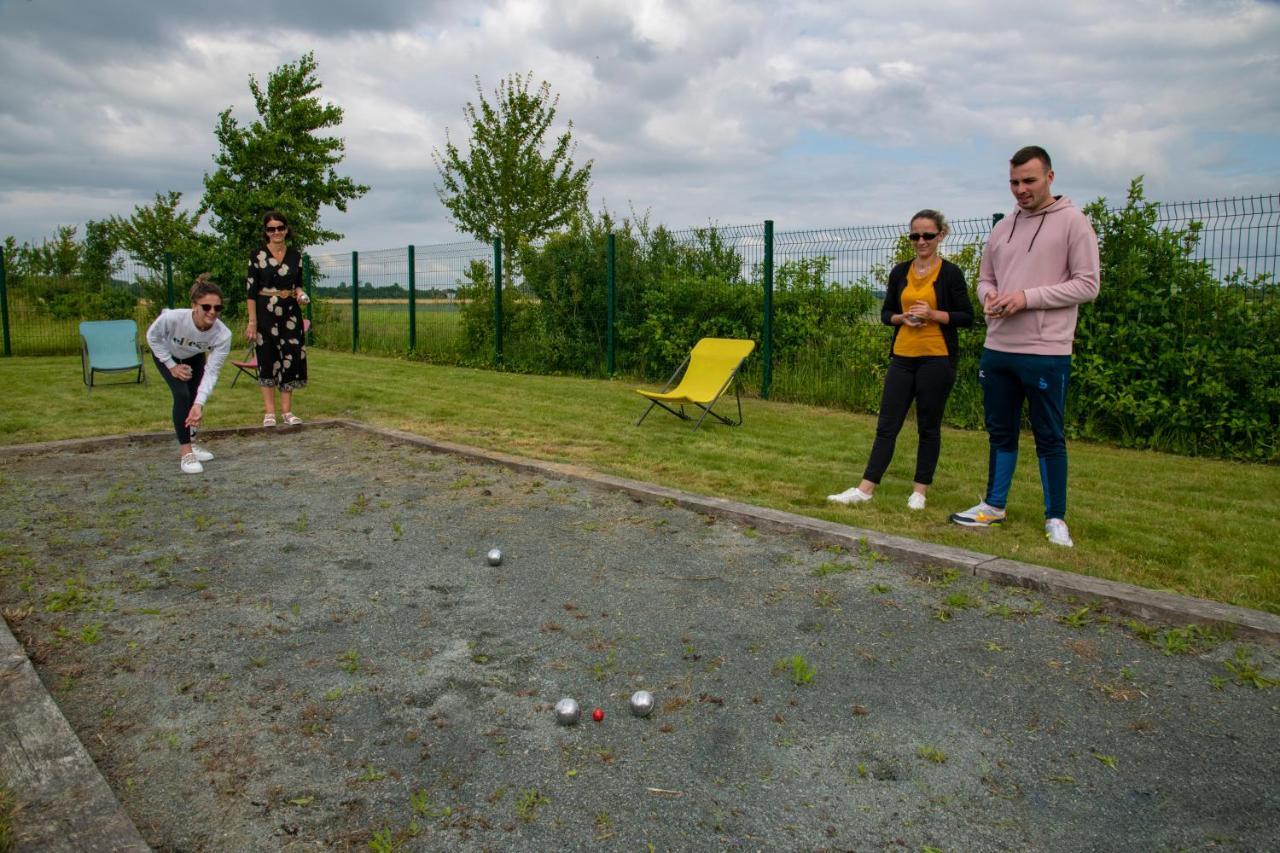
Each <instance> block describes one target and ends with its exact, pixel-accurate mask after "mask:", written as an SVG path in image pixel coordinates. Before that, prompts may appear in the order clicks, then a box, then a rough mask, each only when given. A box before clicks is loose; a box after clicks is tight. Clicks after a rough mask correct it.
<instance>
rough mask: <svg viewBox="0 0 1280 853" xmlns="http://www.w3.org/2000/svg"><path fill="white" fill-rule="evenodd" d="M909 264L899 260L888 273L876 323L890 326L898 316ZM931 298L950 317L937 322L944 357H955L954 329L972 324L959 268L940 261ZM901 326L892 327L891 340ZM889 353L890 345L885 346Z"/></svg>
mask: <svg viewBox="0 0 1280 853" xmlns="http://www.w3.org/2000/svg"><path fill="white" fill-rule="evenodd" d="M911 263H912V262H911V261H903V262H902V263H900V264H898V265H897V266H896V267H894V268H893V269H892V270H890V271H889V285H888V287H886V288H885V291H884V304H883V305H881V306H880V322H882V323H884V324H885V325H886V326H893V315H894V314H901V313H902V291H903V290H905V289H906V287H907V270H908V269H909V268H910V267H911ZM933 295H934V297H935V298H936V299H937V300H938V310H939V311H946V312H947V313H948V314H949V315H950V316H951V322H950V323H945V324H944V323H939V324H938V326H939V328H941V329H942V339H943V340H944V341H946V343H947V355H949V356H950V357H951V358H953V359H954V358H956V357H957V356H958V355H959V354H960V336H959V334H957V333H956V329H958V328H960V327H962V326H972V325H973V303H971V302H970V301H969V288H968V286H967V285H966V284H965V281H964V273H963V272H962V271H961V270H960V267H958V266H956V265H955V264H953V263H951V261H946V260H944V261H943V262H942V269H940V270H938V277H937V278H936V279H935V280H934V282H933ZM901 328H902V327H901V326H893V340H894V341H896V340H897V339H898V330H899V329H901ZM889 352H893V342H892V341H891V342H890V343H889Z"/></svg>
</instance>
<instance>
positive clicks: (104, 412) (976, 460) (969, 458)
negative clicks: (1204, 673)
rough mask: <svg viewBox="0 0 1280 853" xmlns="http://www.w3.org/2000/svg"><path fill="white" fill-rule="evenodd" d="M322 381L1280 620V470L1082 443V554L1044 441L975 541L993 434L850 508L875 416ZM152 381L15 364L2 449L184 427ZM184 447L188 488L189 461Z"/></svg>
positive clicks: (408, 366)
mask: <svg viewBox="0 0 1280 853" xmlns="http://www.w3.org/2000/svg"><path fill="white" fill-rule="evenodd" d="M309 357H310V362H311V377H312V382H313V385H312V386H311V387H309V388H307V389H305V390H303V391H300V392H299V393H298V395H297V397H296V398H295V405H294V408H295V410H296V411H297V412H298V413H299V415H301V416H302V417H303V418H312V419H315V418H325V417H348V418H356V419H359V420H362V421H366V422H369V423H374V424H380V425H383V426H389V427H395V428H398V429H403V430H407V431H409V432H413V433H417V434H419V435H424V436H429V437H432V438H438V439H443V440H448V441H454V442H459V443H462V444H470V445H475V446H478V447H486V448H492V449H496V450H502V451H506V452H509V453H516V454H520V455H524V456H530V457H535V458H538V459H549V460H554V461H560V462H574V463H578V464H581V465H584V466H587V467H590V468H592V469H595V470H597V471H602V472H606V473H610V474H617V475H620V476H625V477H631V478H634V479H638V480H646V481H650V482H657V483H662V484H665V485H669V486H673V487H676V488H681V489H686V490H688V491H692V492H698V493H700V494H706V495H716V496H721V497H726V498H731V499H735V500H741V501H747V502H750V503H754V504H758V505H761V506H770V507H775V508H778V509H783V510H788V511H790V512H796V513H800V514H803V515H808V516H813V517H816V518H825V519H830V520H834V521H839V522H842V523H846V524H851V525H856V526H860V527H867V528H872V529H875V530H881V531H885V532H889V533H896V534H900V535H904V536H911V537H915V538H918V539H923V540H928V541H931V542H938V543H944V544H947V545H955V546H958V547H962V548H969V549H972V550H976V551H982V552H985V553H989V554H997V555H1000V556H1005V557H1010V558H1013V559H1018V560H1025V561H1027V562H1031V563H1039V564H1042V565H1047V566H1054V567H1057V568H1061V569H1066V570H1069V571H1073V572H1078V573H1081V574H1087V575H1094V576H1096V577H1102V578H1110V579H1113V580H1120V581H1127V582H1129V583H1134V584H1138V585H1141V586H1145V587H1151V588H1155V589H1167V590H1171V591H1174V592H1180V593H1185V594H1188V595H1194V596H1199V597H1203V598H1210V599H1216V600H1218V601H1224V602H1228V603H1232V604H1239V605H1243V606H1246V607H1254V608H1258V609H1261V610H1267V611H1270V612H1272V613H1280V557H1277V546H1276V543H1277V542H1278V541H1280V513H1278V512H1277V505H1278V503H1280V501H1277V497H1278V496H1280V468H1278V467H1275V466H1266V465H1250V464H1241V463H1233V462H1221V461H1216V460H1207V459H1193V458H1186V457H1180V456H1171V455H1166V454H1160V453H1149V452H1140V451H1132V450H1122V449H1118V448H1114V447H1108V446H1101V445H1093V444H1085V443H1082V442H1075V443H1073V444H1072V445H1071V490H1070V501H1071V502H1070V506H1069V513H1068V521H1069V523H1070V525H1071V532H1072V535H1073V536H1074V537H1075V540H1076V547H1075V548H1074V549H1072V550H1065V549H1061V548H1057V547H1055V546H1052V545H1049V544H1048V543H1047V542H1045V540H1044V534H1043V529H1042V528H1043V522H1042V515H1043V508H1042V503H1041V496H1040V482H1039V474H1038V471H1037V466H1036V463H1035V456H1034V448H1033V446H1032V441H1031V438H1030V436H1029V435H1028V436H1026V437H1025V440H1024V442H1023V459H1022V463H1021V464H1020V466H1019V468H1018V472H1017V476H1016V478H1015V481H1014V487H1013V492H1012V495H1011V501H1010V505H1009V508H1008V509H1009V521H1008V522H1007V523H1006V524H1005V526H1004V527H1002V528H997V529H992V530H983V531H973V530H966V529H963V528H959V527H956V526H955V525H952V524H949V523H948V522H947V515H948V513H950V512H952V511H955V510H957V509H963V508H965V507H968V506H970V505H971V504H973V503H974V502H975V501H976V500H977V499H978V497H979V496H980V494H981V492H982V490H983V487H984V486H985V483H986V459H987V440H986V435H985V434H984V433H981V432H964V431H959V430H947V431H945V432H944V435H943V451H942V461H941V464H940V466H939V470H938V474H937V477H936V478H935V482H934V487H933V489H932V490H931V492H930V494H929V508H928V509H927V510H925V511H924V512H921V513H913V512H910V511H909V510H907V508H906V500H907V495H908V493H909V491H910V478H911V474H912V470H913V468H914V461H915V460H914V456H915V432H914V429H913V428H912V427H911V426H910V425H908V427H907V428H906V429H904V430H903V434H902V436H901V437H900V439H899V442H898V454H897V457H896V458H895V460H894V464H893V465H892V466H891V467H890V469H889V472H888V474H887V475H886V477H885V480H884V483H883V484H882V485H881V487H880V489H879V491H878V492H877V493H876V499H875V501H874V502H873V503H871V504H870V505H864V506H861V507H857V508H843V507H834V506H831V505H829V504H827V502H826V499H825V498H826V495H827V494H829V493H832V492H835V491H839V490H842V489H844V488H845V487H847V486H849V485H852V484H854V483H856V482H857V481H858V480H859V478H860V476H861V473H862V468H863V465H864V464H865V463H866V457H867V453H868V451H869V450H870V446H871V440H872V437H873V435H874V429H875V419H874V418H873V417H871V416H869V415H859V414H851V413H848V412H840V411H834V410H830V409H821V408H814V407H810V406H802V405H796V404H785V403H775V402H767V401H763V400H757V399H749V400H746V401H745V402H744V408H745V412H746V423H745V425H744V426H742V427H739V428H729V427H723V426H719V425H714V424H711V425H704V426H703V428H702V429H700V430H699V431H698V432H696V433H695V432H690V431H689V428H688V427H687V426H685V425H684V424H683V423H680V422H678V421H677V420H676V419H675V418H672V417H670V416H669V415H666V414H665V413H663V412H661V411H655V412H654V413H653V414H651V415H650V416H649V418H648V420H646V421H645V423H644V425H643V426H641V427H639V428H636V427H634V426H632V424H633V423H634V422H635V420H636V418H637V417H639V415H640V413H641V412H642V411H643V408H644V407H643V405H642V403H643V401H642V400H641V398H640V397H638V396H637V395H636V394H634V393H633V392H632V390H631V389H632V387H633V383H630V382H627V381H606V380H589V379H575V378H565V377H548V376H528V375H518V374H509V373H495V372H492V371H484V370H471V369H466V368H454V367H439V366H435V365H429V364H424V363H421V362H414V361H408V360H399V359H391V358H378V357H374V356H364V355H351V354H344V353H336V352H332V351H326V350H319V349H312V350H311V351H310V352H309ZM148 371H149V373H150V375H149V378H148V384H147V385H146V386H145V387H140V386H136V385H130V386H120V387H99V388H96V389H95V390H94V391H92V392H91V393H90V392H88V391H86V389H85V388H84V385H83V384H82V383H81V380H80V361H79V358H77V357H47V358H11V359H0V389H3V392H2V394H0V401H2V402H0V443H2V444H18V443H27V442H37V441H46V440H51V439H60V438H72V437H82V436H95V435H108V434H116V433H125V432H138V431H162V430H168V429H170V426H169V423H168V413H169V405H170V404H169V395H168V391H167V390H166V388H165V386H164V384H163V383H162V382H161V381H160V380H159V378H158V377H157V376H156V375H155V372H154V366H153V365H150V364H149V365H148ZM230 384H231V372H230V371H227V372H225V373H224V376H223V378H222V381H221V382H220V383H219V387H218V389H217V390H216V391H215V392H214V395H213V397H212V398H211V399H210V404H209V406H208V408H207V410H206V425H207V426H209V427H224V426H240V425H249V424H256V423H258V422H259V421H260V417H261V413H260V406H261V401H260V398H259V395H258V391H257V388H256V386H254V385H252V384H246V383H245V382H241V383H240V384H239V385H238V386H237V387H236V388H234V389H233V388H231V387H230ZM162 452H163V453H172V455H173V456H174V466H173V470H174V476H175V477H176V476H179V474H178V473H177V458H176V457H177V450H176V447H175V448H174V449H173V450H172V451H169V450H164V451H161V450H160V449H157V453H162Z"/></svg>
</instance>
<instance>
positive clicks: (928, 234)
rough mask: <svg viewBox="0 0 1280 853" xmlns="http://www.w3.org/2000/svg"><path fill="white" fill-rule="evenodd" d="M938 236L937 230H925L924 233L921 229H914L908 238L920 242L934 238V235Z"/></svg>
mask: <svg viewBox="0 0 1280 853" xmlns="http://www.w3.org/2000/svg"><path fill="white" fill-rule="evenodd" d="M937 236H938V232H937V231H925V232H924V233H921V232H919V231H912V232H911V233H910V234H908V235H907V239H908V240H910V241H911V242H912V243H918V242H920V241H921V240H932V239H933V238H934V237H937Z"/></svg>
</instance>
